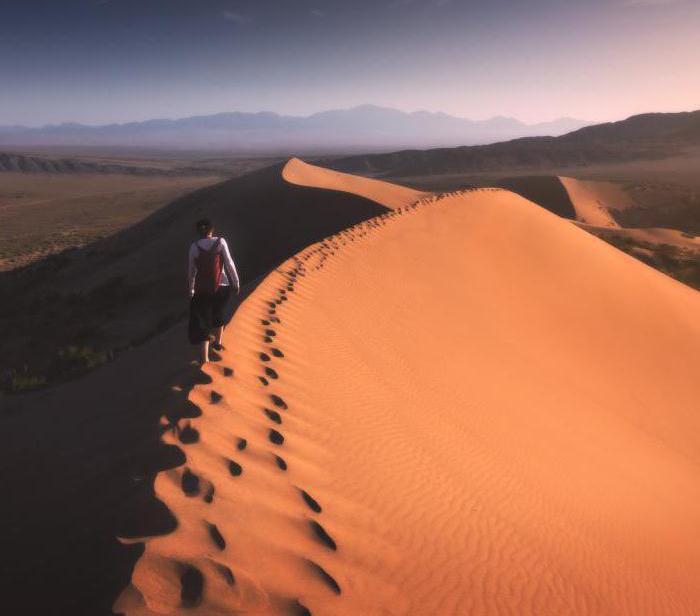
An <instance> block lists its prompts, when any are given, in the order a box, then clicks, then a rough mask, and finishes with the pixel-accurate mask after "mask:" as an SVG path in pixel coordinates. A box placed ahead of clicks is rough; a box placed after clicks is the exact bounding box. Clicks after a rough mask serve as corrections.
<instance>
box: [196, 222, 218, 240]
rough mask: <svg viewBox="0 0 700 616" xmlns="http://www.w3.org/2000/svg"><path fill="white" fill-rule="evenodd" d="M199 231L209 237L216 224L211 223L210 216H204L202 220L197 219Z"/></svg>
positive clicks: (201, 235) (203, 235)
mask: <svg viewBox="0 0 700 616" xmlns="http://www.w3.org/2000/svg"><path fill="white" fill-rule="evenodd" d="M196 226H197V233H199V235H200V237H207V235H209V233H211V231H212V230H213V229H214V225H212V224H211V220H209V219H208V218H202V219H201V220H198V221H197V225H196Z"/></svg>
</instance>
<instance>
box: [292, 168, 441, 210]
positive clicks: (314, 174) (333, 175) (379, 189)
mask: <svg viewBox="0 0 700 616" xmlns="http://www.w3.org/2000/svg"><path fill="white" fill-rule="evenodd" d="M282 176H283V177H284V179H285V180H286V181H287V182H289V183H291V184H297V185H299V186H307V187H310V188H326V189H329V190H336V191H341V192H348V193H352V194H354V195H357V196H360V197H365V198H366V199H370V200H371V201H375V202H376V203H380V204H381V205H383V206H385V207H388V208H390V209H395V208H398V207H404V206H407V205H410V204H412V203H415V202H416V201H418V199H422V198H423V197H427V196H428V194H429V193H426V192H422V191H420V190H414V189H412V188H406V187H405V186H399V185H398V184H391V183H389V182H383V181H381V180H374V179H371V178H365V177H361V176H358V175H350V174H348V173H341V172H340V171H333V170H332V169H324V168H323V167H317V166H315V165H310V164H309V163H305V162H304V161H303V160H300V159H298V158H292V159H291V160H290V161H289V162H288V163H287V164H286V165H285V166H284V169H283V170H282Z"/></svg>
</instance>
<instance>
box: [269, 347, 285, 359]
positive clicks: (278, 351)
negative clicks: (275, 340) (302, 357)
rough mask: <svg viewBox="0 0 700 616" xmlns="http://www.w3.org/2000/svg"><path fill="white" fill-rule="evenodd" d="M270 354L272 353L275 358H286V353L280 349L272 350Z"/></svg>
mask: <svg viewBox="0 0 700 616" xmlns="http://www.w3.org/2000/svg"><path fill="white" fill-rule="evenodd" d="M270 353H272V354H273V355H274V356H275V357H284V353H282V351H280V350H279V349H275V348H271V349H270Z"/></svg>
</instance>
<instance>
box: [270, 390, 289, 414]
mask: <svg viewBox="0 0 700 616" xmlns="http://www.w3.org/2000/svg"><path fill="white" fill-rule="evenodd" d="M270 399H271V400H272V404H274V405H275V406H276V407H278V408H281V409H283V410H285V411H286V410H287V408H289V407H288V406H287V403H286V402H285V401H284V400H282V398H280V397H279V396H278V395H276V394H271V395H270Z"/></svg>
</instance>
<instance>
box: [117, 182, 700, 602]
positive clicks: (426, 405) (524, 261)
mask: <svg viewBox="0 0 700 616" xmlns="http://www.w3.org/2000/svg"><path fill="white" fill-rule="evenodd" d="M287 171H291V170H285V177H286V178H287V180H290V178H296V179H299V175H297V174H295V173H291V172H290V173H287ZM316 179H317V180H318V184H319V185H322V186H323V187H325V188H328V187H329V181H330V180H329V179H328V176H327V175H326V174H325V173H324V172H318V175H315V174H314V172H313V169H305V177H304V181H305V182H306V183H307V185H312V184H313V182H314V181H315V180H316ZM358 181H360V180H358ZM339 188H341V189H342V190H347V189H348V184H347V183H345V181H343V183H342V184H341V186H340V187H339ZM374 189H375V187H372V190H374ZM363 190H369V188H368V187H367V185H363ZM365 194H367V193H365ZM380 197H381V198H384V199H386V200H389V199H393V197H389V196H388V195H380V196H378V197H377V198H380ZM284 297H287V298H288V300H285V299H283V298H284ZM268 330H269V331H268ZM266 337H267V340H266V339H265V338H266ZM225 344H226V346H227V350H226V351H224V352H223V361H222V362H220V363H214V364H210V365H209V366H207V367H206V369H205V370H206V372H207V373H208V374H210V375H211V376H212V379H213V382H212V383H211V384H209V385H201V386H198V387H196V388H195V389H194V390H193V392H192V394H191V396H190V400H191V401H192V402H193V403H194V404H196V405H197V406H198V407H199V408H200V409H201V410H202V416H201V417H199V418H196V419H193V420H191V424H190V425H189V426H186V425H185V424H181V425H180V426H179V428H178V430H175V431H173V430H170V431H168V432H166V433H165V435H164V440H165V441H166V442H168V443H176V444H178V445H179V446H180V447H181V448H182V449H183V450H184V452H185V454H186V456H187V463H186V465H185V467H180V468H178V469H174V470H170V471H166V472H163V473H161V474H160V475H159V476H158V477H157V479H156V483H155V489H156V493H157V495H158V496H159V498H161V499H162V500H163V501H164V502H165V503H166V504H167V506H168V507H169V508H170V509H171V510H172V512H173V513H174V515H175V516H176V517H177V519H178V524H179V526H178V528H177V530H176V531H175V532H174V533H172V534H170V535H167V536H163V537H156V538H152V539H149V540H148V541H147V543H146V551H145V553H144V556H143V557H142V558H141V560H140V561H139V562H138V563H137V566H136V568H135V571H134V574H133V578H132V585H131V586H130V587H129V588H127V589H126V590H125V591H124V593H123V595H122V597H121V598H120V599H119V601H118V602H117V606H116V608H117V609H118V610H123V611H124V612H125V613H127V614H131V615H143V614H171V613H172V614H180V613H182V614H201V615H204V614H207V615H209V614H231V613H245V614H309V613H312V614H314V615H322V614H327V615H333V616H343V615H353V616H357V615H361V614H363V615H364V614H368V615H370V614H371V615H374V614H376V615H380V614H382V615H385V614H386V615H388V614H392V615H393V614H396V615H411V616H413V615H416V616H426V615H440V616H447V615H455V616H458V615H459V616H461V615H465V614H472V615H479V616H482V615H499V616H500V615H505V614H512V615H522V616H527V615H533V616H534V615H537V616H546V615H552V616H554V615H557V616H559V615H567V616H576V615H588V616H593V615H595V616H601V615H609V616H624V615H629V616H642V615H662V614H663V615H669V616H681V615H695V614H698V613H700V586H699V585H698V583H697V572H698V571H699V570H700V536H699V535H698V533H697V529H698V528H699V527H700V474H699V472H698V468H699V467H700V414H698V412H697V402H698V400H700V379H698V378H697V366H698V365H700V294H698V293H697V292H696V291H693V290H691V289H690V288H688V287H685V286H683V285H682V284H680V283H678V282H675V281H674V280H672V279H670V278H668V277H666V276H664V275H662V274H660V273H659V272H657V271H655V270H652V269H651V268H649V267H647V266H645V265H643V264H642V263H640V262H638V261H636V260H635V259H633V258H632V257H629V256H627V255H625V254H623V253H622V252H620V251H618V250H616V249H614V248H612V247H611V246H608V245H607V244H605V243H604V242H602V241H600V240H598V239H597V238H595V237H593V236H591V235H589V234H588V233H586V232H585V231H583V230H581V229H579V228H577V227H576V226H575V225H571V224H570V223H569V222H568V221H565V220H562V219H560V218H558V217H557V216H555V215H553V214H551V213H549V212H547V211H545V210H543V209H542V208H539V207H538V206H535V205H534V204H532V203H530V202H528V201H526V200H525V199H523V198H521V197H518V196H516V195H514V194H512V193H509V192H506V191H500V190H480V191H474V192H466V193H455V194H452V195H449V196H446V197H444V198H437V197H428V198H425V199H424V200H423V201H422V202H421V203H420V204H419V205H418V206H417V207H415V208H414V207H405V208H399V209H396V210H394V211H393V212H390V213H388V214H386V215H384V216H382V217H380V218H377V219H373V220H370V221H368V222H366V223H362V224H360V225H358V226H356V227H354V228H352V229H351V230H349V231H346V232H342V233H340V234H338V235H336V236H334V237H333V238H331V239H329V240H327V241H325V242H322V243H320V244H316V245H314V246H312V247H310V248H309V249H307V250H306V251H304V252H302V253H300V254H299V255H298V256H297V257H295V258H293V259H291V260H289V261H288V262H287V263H285V264H284V265H283V266H282V267H280V268H279V269H278V270H277V271H276V272H273V273H272V274H271V275H270V276H268V278H267V279H266V280H265V281H264V282H263V283H262V284H261V286H260V287H259V288H258V289H257V291H256V292H255V293H254V294H253V295H252V296H251V297H250V298H249V299H248V300H247V301H246V302H245V304H244V305H243V306H242V307H241V309H239V311H238V312H237V313H236V315H235V317H234V319H233V321H232V323H231V326H230V327H229V328H228V329H227V331H226V338H225ZM275 350H280V351H282V353H283V355H284V356H283V357H277V356H275V354H274V353H275ZM261 354H262V355H261ZM226 368H232V369H233V374H232V375H229V376H227V375H226V373H225V369H226ZM261 379H264V381H263V380H261ZM275 396H276V397H275ZM266 409H267V410H266ZM278 421H281V424H280V423H277V422H278ZM192 430H195V431H196V432H193V431H192ZM273 430H274V431H275V432H272V431H273ZM195 436H196V437H197V438H196V439H195V438H194V437H195ZM280 436H281V437H283V439H284V441H283V442H281V440H280ZM283 468H284V469H286V470H283ZM186 473H192V474H193V475H195V476H196V477H197V478H198V480H199V484H198V485H197V486H196V489H195V486H194V485H190V484H193V483H195V482H194V481H193V479H192V476H191V475H187V476H186V478H185V487H187V488H188V489H189V490H190V495H187V494H186V493H185V491H184V489H183V477H185V475H186ZM183 583H184V590H183Z"/></svg>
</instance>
